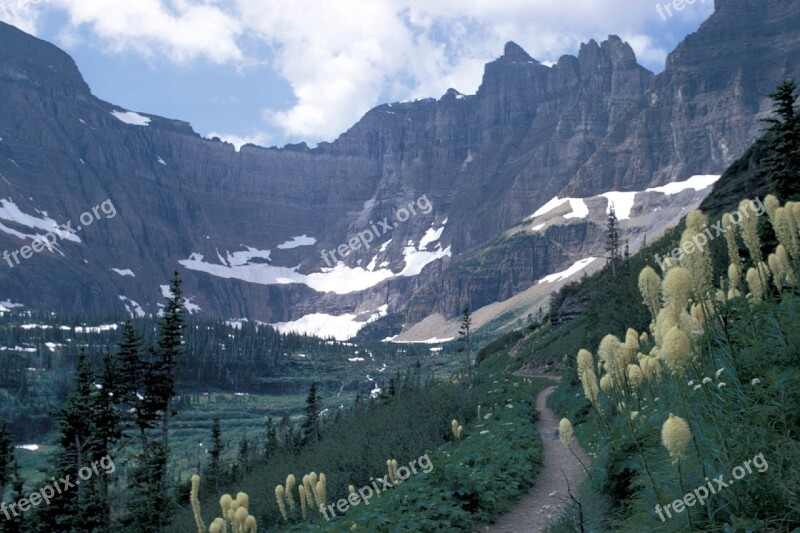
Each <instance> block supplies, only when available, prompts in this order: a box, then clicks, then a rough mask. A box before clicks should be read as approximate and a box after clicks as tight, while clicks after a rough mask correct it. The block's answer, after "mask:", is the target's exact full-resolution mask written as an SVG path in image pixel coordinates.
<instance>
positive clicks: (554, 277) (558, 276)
mask: <svg viewBox="0 0 800 533" xmlns="http://www.w3.org/2000/svg"><path fill="white" fill-rule="evenodd" d="M596 260H597V258H596V257H587V258H586V259H581V260H580V261H576V262H575V263H573V265H572V266H571V267H569V268H568V269H566V270H562V271H561V272H556V273H555V274H550V275H549V276H545V277H543V278H542V279H540V280H539V281H538V282H537V283H553V282H555V281H561V280H565V279H567V278H569V277H570V276H572V275H574V274H577V273H578V272H580V271H581V270H583V269H584V268H586V267H587V266H589V265H590V264H592V263H593V262H594V261H596Z"/></svg>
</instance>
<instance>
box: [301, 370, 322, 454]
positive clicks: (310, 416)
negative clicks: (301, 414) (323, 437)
mask: <svg viewBox="0 0 800 533" xmlns="http://www.w3.org/2000/svg"><path fill="white" fill-rule="evenodd" d="M319 405H320V399H319V397H318V395H317V382H316V381H312V382H311V387H310V389H309V390H308V397H307V398H306V410H305V415H306V416H305V420H304V421H303V427H302V428H301V429H300V445H301V446H305V445H306V444H309V443H314V442H319V441H320V428H319V411H320V407H319Z"/></svg>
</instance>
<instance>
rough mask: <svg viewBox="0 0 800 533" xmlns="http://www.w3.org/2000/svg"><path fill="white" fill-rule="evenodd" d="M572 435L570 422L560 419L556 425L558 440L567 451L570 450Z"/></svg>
mask: <svg viewBox="0 0 800 533" xmlns="http://www.w3.org/2000/svg"><path fill="white" fill-rule="evenodd" d="M574 434H575V432H574V431H573V429H572V422H570V421H569V420H568V419H566V418H562V419H561V422H559V423H558V438H559V440H560V441H561V442H562V443H563V444H564V446H566V447H567V449H570V450H571V449H572V437H573V435H574Z"/></svg>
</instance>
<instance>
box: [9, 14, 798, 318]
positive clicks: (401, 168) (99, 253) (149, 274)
mask: <svg viewBox="0 0 800 533" xmlns="http://www.w3.org/2000/svg"><path fill="white" fill-rule="evenodd" d="M798 52H800V4H798V3H797V2H792V1H789V0H769V1H762V2H758V3H753V2H750V1H746V0H727V1H726V0H721V1H719V2H717V11H716V13H715V14H714V15H713V16H712V17H711V18H710V19H709V20H708V21H707V22H706V23H705V24H704V25H703V26H702V27H701V28H700V30H699V31H698V32H697V33H695V34H692V35H690V36H689V37H687V39H686V40H685V41H684V42H683V43H682V44H681V45H680V46H679V47H678V48H677V49H676V50H675V51H674V52H673V53H672V54H671V55H670V57H669V60H668V63H667V68H666V70H665V71H664V72H663V73H661V74H659V75H658V76H656V75H654V74H652V73H651V72H649V71H647V70H646V69H644V68H643V67H641V66H639V65H638V64H637V63H636V59H635V56H634V54H633V51H632V50H631V48H630V47H629V46H628V45H627V44H625V43H624V42H622V41H621V40H620V39H619V38H617V37H615V36H611V37H609V38H608V39H607V40H605V41H603V42H602V43H597V42H595V41H590V42H589V43H587V44H585V45H583V46H582V47H581V49H580V50H579V52H578V54H577V56H564V57H562V58H560V59H559V61H558V63H557V64H556V65H553V66H550V67H548V66H545V65H543V64H541V63H539V62H538V61H536V60H535V59H533V58H531V57H530V56H529V55H528V54H527V53H526V52H525V51H524V50H522V49H521V48H520V47H519V46H517V45H516V44H514V43H508V45H506V48H505V50H504V52H503V55H502V56H501V57H500V58H498V59H497V60H496V61H493V62H491V63H489V64H488V65H487V66H486V70H485V73H484V77H483V82H482V84H481V86H480V89H479V90H478V92H477V94H475V95H470V96H465V95H462V94H459V93H458V92H457V91H455V90H452V89H451V90H450V91H448V92H447V93H446V94H445V95H444V96H442V97H441V98H440V99H438V100H437V99H426V100H420V101H416V102H408V103H394V104H386V105H382V106H379V107H376V108H375V109H373V110H371V111H370V112H368V113H367V114H366V115H365V116H364V117H363V118H362V119H361V120H360V121H359V122H358V123H357V124H355V125H354V126H353V127H352V128H350V129H349V130H348V131H347V132H345V133H343V134H342V136H341V137H340V138H339V139H337V140H336V141H335V142H333V143H322V144H320V145H319V146H318V147H317V148H314V149H309V148H308V147H307V146H305V145H304V144H300V145H294V146H287V147H285V148H284V149H280V150H279V149H275V148H271V149H268V148H259V147H254V146H245V147H243V148H242V149H241V151H239V152H237V151H235V149H234V148H233V146H231V145H229V144H226V143H222V142H220V141H219V140H208V139H203V138H201V137H200V136H198V135H197V134H196V133H194V132H193V131H192V129H191V128H190V127H189V125H188V124H186V123H184V122H180V121H176V120H169V119H165V118H161V117H156V116H150V115H143V114H136V113H129V112H126V110H123V109H120V108H118V107H116V106H114V105H112V104H109V103H106V102H103V101H100V100H98V99H97V98H95V97H94V96H92V95H91V93H90V91H89V88H88V87H87V86H86V84H85V82H84V81H83V79H82V77H81V75H80V73H79V72H78V70H77V68H76V66H75V64H74V62H73V61H72V60H71V59H70V58H69V56H67V55H66V54H64V53H63V52H62V51H60V50H58V49H57V48H56V47H54V46H52V45H50V44H48V43H44V42H42V41H40V40H37V39H35V38H33V37H30V36H28V35H26V34H24V33H22V32H20V31H18V30H16V29H15V28H13V27H10V26H8V25H5V24H2V23H0V138H2V140H0V200H3V203H2V204H1V205H0V224H2V226H0V251H2V250H4V249H7V250H9V251H15V250H17V249H19V248H20V247H21V246H23V245H25V244H31V241H32V239H33V238H35V236H36V235H42V234H44V233H45V232H46V231H47V229H48V228H49V225H52V223H53V221H56V222H58V223H59V224H60V223H66V222H67V221H69V220H71V221H73V223H74V224H73V225H74V226H76V225H78V220H79V216H80V215H81V213H83V212H86V211H87V210H91V208H92V207H94V206H96V205H99V204H100V203H101V202H103V201H104V200H106V199H111V200H112V201H113V204H114V206H115V208H116V212H117V214H116V216H114V217H113V218H104V217H103V216H102V215H101V218H100V220H96V221H95V222H94V223H93V224H91V225H90V226H87V227H85V228H83V229H82V230H81V231H80V232H78V233H77V234H76V235H75V236H74V238H72V239H71V240H62V241H60V242H59V243H58V244H57V246H56V250H55V251H53V252H48V251H45V252H43V253H38V254H34V255H33V257H31V258H30V259H26V260H23V261H22V262H21V263H20V264H13V263H12V264H13V267H12V266H9V265H8V264H7V263H6V261H5V260H2V262H0V299H6V298H7V299H10V300H12V301H16V302H21V303H23V304H25V305H29V306H48V307H54V308H81V309H93V310H99V309H108V308H116V309H123V306H125V305H127V306H128V308H129V309H133V308H135V306H133V304H132V303H131V301H133V302H136V303H137V305H139V306H141V308H142V309H143V310H144V311H145V312H155V311H156V310H157V306H156V304H157V302H158V301H159V300H160V297H161V290H160V288H159V285H162V284H165V283H166V280H167V279H168V277H169V276H170V275H171V272H172V271H174V270H176V269H177V270H179V271H180V272H181V275H182V277H183V278H184V280H185V288H186V294H187V296H189V297H190V298H191V301H192V303H193V304H195V305H198V306H199V307H200V309H201V310H202V312H207V313H211V314H215V315H218V316H221V317H223V318H239V317H248V318H251V319H255V320H260V321H264V322H269V323H278V322H281V323H288V322H291V321H294V320H297V319H300V318H301V317H303V316H307V315H313V314H315V313H316V314H319V315H318V316H316V317H315V319H317V320H351V319H350V318H348V317H355V318H352V320H353V321H359V320H363V319H364V318H366V317H369V318H374V317H376V316H378V315H380V314H381V313H383V312H391V313H396V312H400V313H404V314H405V315H406V318H407V321H408V322H409V323H411V322H413V321H416V320H419V319H421V318H423V317H425V316H427V315H428V314H430V313H433V312H439V313H440V314H442V315H443V316H446V317H450V316H453V315H455V314H456V313H457V312H458V310H459V308H460V306H461V305H462V304H463V303H464V302H465V301H470V300H474V302H473V306H479V305H484V304H486V303H491V302H492V301H498V300H502V299H506V298H509V297H510V296H513V295H514V294H516V293H518V292H519V291H521V290H525V288H526V287H529V286H530V285H531V284H533V283H534V282H535V281H536V280H538V279H540V278H541V277H542V276H544V275H546V274H548V273H550V272H553V271H556V270H561V269H563V268H566V266H569V264H570V263H571V262H572V261H574V259H575V257H576V255H579V254H580V253H582V251H584V250H586V249H588V248H587V247H588V246H589V244H590V243H594V242H596V241H597V238H598V231H599V230H598V228H597V227H596V225H594V226H592V225H590V224H586V225H582V226H581V225H578V226H575V227H573V226H569V227H565V228H562V229H552V230H550V231H548V232H547V233H546V234H544V235H538V234H536V235H534V234H529V235H522V234H515V235H510V236H509V235H507V236H506V237H503V238H504V239H506V241H504V242H505V244H504V245H503V246H500V247H497V246H496V244H497V242H498V241H497V239H499V238H501V236H503V235H505V234H506V232H507V231H509V230H510V229H511V228H514V227H516V226H517V225H519V224H520V223H521V222H522V221H523V220H524V219H525V217H527V216H529V215H530V214H531V213H533V212H534V211H536V210H537V209H538V208H539V207H540V206H542V205H543V204H545V203H546V202H547V201H549V200H550V199H551V198H553V197H555V196H561V197H563V196H572V197H590V196H593V195H598V194H601V193H604V192H607V191H615V190H617V191H635V190H644V189H645V188H647V187H652V186H655V185H661V184H664V183H668V182H673V181H676V180H682V179H686V178H688V177H689V176H691V175H696V174H719V173H721V171H722V170H723V169H724V168H725V167H726V166H727V165H728V164H729V163H731V162H732V161H733V160H734V159H735V158H737V157H738V156H740V155H741V154H742V153H743V152H744V150H745V149H746V148H747V146H748V145H749V144H750V142H751V141H752V140H753V139H754V138H755V136H756V134H757V132H758V130H759V128H760V124H759V122H758V118H759V113H762V114H763V113H764V112H765V111H766V110H768V108H769V105H768V102H767V100H766V98H765V95H766V94H767V93H769V92H770V91H771V90H772V89H773V88H774V87H775V86H776V85H777V84H778V83H779V82H780V81H781V80H783V79H784V78H786V77H788V76H798V75H800V53H798ZM423 199H424V201H423ZM676 201H677V200H676ZM410 211H414V213H413V214H412V213H411V212H410ZM381 222H382V223H383V224H381ZM367 231H370V232H371V237H370V238H371V239H372V242H370V243H367V244H369V247H368V248H367V247H366V246H365V245H364V244H361V245H359V247H358V249H357V250H355V251H353V252H352V253H348V254H347V255H346V256H345V257H340V256H339V255H338V254H337V255H336V256H335V257H332V256H331V255H327V256H325V257H327V260H326V259H324V258H323V256H324V255H325V254H326V253H329V252H330V251H331V250H336V249H338V248H339V247H340V246H341V245H343V244H344V243H348V242H349V241H350V240H351V239H352V238H353V237H354V236H357V235H358V234H362V235H363V236H364V238H365V239H366V238H367V237H366V233H365V232H367ZM390 239H391V240H390ZM487 245H491V246H490V247H489V248H487V249H486V250H485V252H481V250H482V248H484V247H486V246H487ZM482 253H483V256H485V257H484V259H485V260H482V261H480V262H479V263H477V264H476V263H475V261H476V259H475V258H476V257H483V256H482V255H481V254H482ZM337 261H341V264H339V265H337V264H336V263H337ZM114 269H116V270H114ZM128 271H130V272H128ZM121 297H124V298H125V299H124V300H123V299H122V298H121ZM326 315H329V316H326ZM334 317H336V318H334ZM286 327H290V325H287V326H286Z"/></svg>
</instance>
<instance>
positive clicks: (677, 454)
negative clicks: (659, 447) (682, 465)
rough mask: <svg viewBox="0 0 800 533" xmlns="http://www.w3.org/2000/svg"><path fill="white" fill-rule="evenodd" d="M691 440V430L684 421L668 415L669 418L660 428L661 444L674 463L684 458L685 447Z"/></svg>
mask: <svg viewBox="0 0 800 533" xmlns="http://www.w3.org/2000/svg"><path fill="white" fill-rule="evenodd" d="M691 438H692V430H691V429H690V428H689V424H687V423H686V420H684V419H682V418H680V417H678V416H675V415H674V414H672V413H670V414H669V418H668V419H667V420H666V421H665V422H664V425H663V426H662V427H661V442H662V443H663V444H664V447H665V448H666V449H667V451H668V452H669V454H670V456H672V460H673V462H674V463H677V462H678V461H681V460H683V458H684V457H685V455H684V452H685V451H686V445H687V444H689V441H690V440H691Z"/></svg>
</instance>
